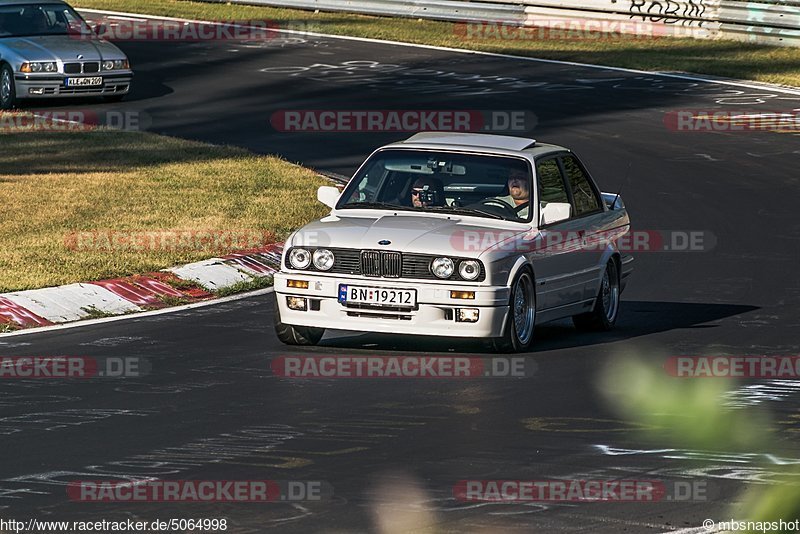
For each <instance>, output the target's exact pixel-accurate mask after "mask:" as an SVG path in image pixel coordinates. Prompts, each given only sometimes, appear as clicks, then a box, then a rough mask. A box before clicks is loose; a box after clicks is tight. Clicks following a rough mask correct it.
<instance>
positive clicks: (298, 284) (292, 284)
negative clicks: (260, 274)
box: [286, 280, 308, 289]
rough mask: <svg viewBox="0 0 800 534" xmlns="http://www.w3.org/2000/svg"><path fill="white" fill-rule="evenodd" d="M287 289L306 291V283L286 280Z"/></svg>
mask: <svg viewBox="0 0 800 534" xmlns="http://www.w3.org/2000/svg"><path fill="white" fill-rule="evenodd" d="M286 286H287V287H296V288H297V289H308V281H306V280H287V281H286Z"/></svg>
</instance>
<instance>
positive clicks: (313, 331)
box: [275, 295, 325, 346]
mask: <svg viewBox="0 0 800 534" xmlns="http://www.w3.org/2000/svg"><path fill="white" fill-rule="evenodd" d="M279 298H280V296H279V295H275V334H276V335H277V336H278V339H280V340H281V342H283V343H284V344H286V345H305V346H309V345H316V344H317V343H319V340H320V339H322V336H323V335H324V334H325V329H324V328H315V327H313V326H292V325H290V324H284V323H282V322H281V311H280V309H279V308H278V299H279Z"/></svg>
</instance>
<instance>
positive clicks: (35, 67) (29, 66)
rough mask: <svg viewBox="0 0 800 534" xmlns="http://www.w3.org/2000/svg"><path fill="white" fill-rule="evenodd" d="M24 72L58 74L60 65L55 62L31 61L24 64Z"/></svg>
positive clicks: (22, 69)
mask: <svg viewBox="0 0 800 534" xmlns="http://www.w3.org/2000/svg"><path fill="white" fill-rule="evenodd" d="M20 70H21V71H22V72H58V63H56V62H55V61H31V62H27V63H23V64H22V68H20Z"/></svg>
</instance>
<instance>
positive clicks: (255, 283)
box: [214, 276, 272, 297]
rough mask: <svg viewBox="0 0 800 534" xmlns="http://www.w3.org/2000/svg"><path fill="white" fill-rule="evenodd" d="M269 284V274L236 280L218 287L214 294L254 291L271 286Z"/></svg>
mask: <svg viewBox="0 0 800 534" xmlns="http://www.w3.org/2000/svg"><path fill="white" fill-rule="evenodd" d="M271 286H272V277H271V276H259V277H257V278H253V279H252V280H245V281H242V282H237V283H235V284H233V285H232V286H228V287H223V288H222V289H218V290H216V291H214V295H216V296H217V297H227V296H228V295H233V294H236V293H244V292H245V291H255V290H256V289H263V288H265V287H271Z"/></svg>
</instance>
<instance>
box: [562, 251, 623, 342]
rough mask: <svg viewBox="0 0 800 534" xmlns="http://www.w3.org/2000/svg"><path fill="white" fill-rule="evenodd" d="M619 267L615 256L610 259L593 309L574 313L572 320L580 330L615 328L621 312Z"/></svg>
mask: <svg viewBox="0 0 800 534" xmlns="http://www.w3.org/2000/svg"><path fill="white" fill-rule="evenodd" d="M619 295H620V283H619V268H618V267H617V262H616V260H614V258H612V259H610V260H608V263H607V264H606V270H605V272H604V273H603V279H602V280H601V281H600V291H598V293H597V298H596V299H595V301H594V307H593V308H592V311H590V312H588V313H582V314H580V315H573V316H572V322H573V323H574V324H575V327H576V328H577V329H578V330H595V331H607V330H611V329H612V328H614V325H615V324H616V322H617V315H618V314H619Z"/></svg>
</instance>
